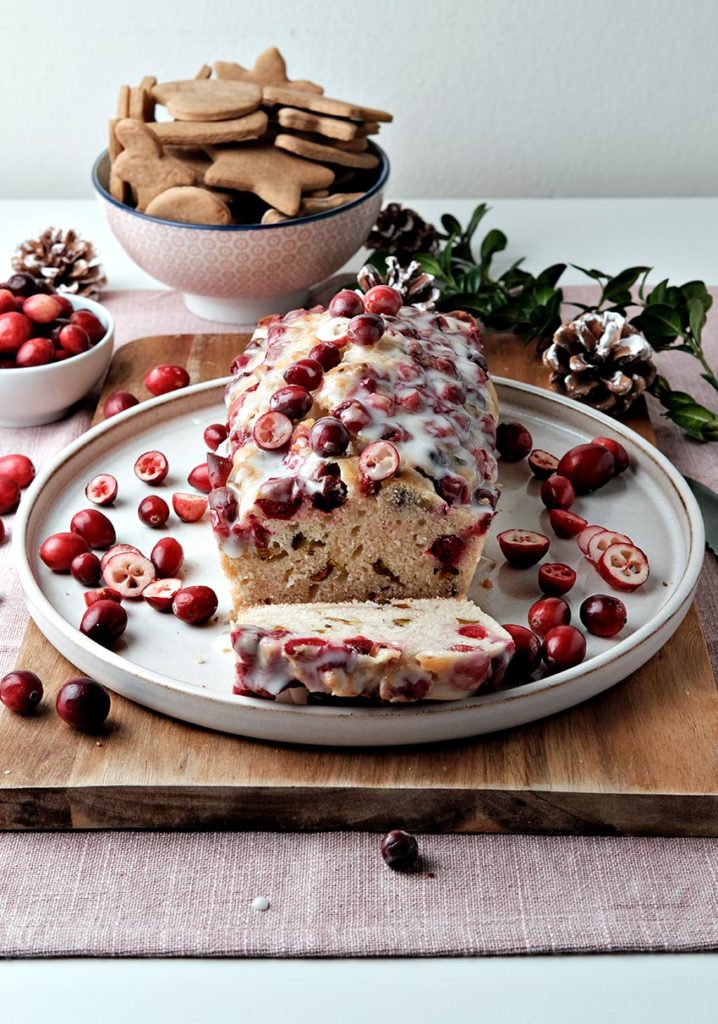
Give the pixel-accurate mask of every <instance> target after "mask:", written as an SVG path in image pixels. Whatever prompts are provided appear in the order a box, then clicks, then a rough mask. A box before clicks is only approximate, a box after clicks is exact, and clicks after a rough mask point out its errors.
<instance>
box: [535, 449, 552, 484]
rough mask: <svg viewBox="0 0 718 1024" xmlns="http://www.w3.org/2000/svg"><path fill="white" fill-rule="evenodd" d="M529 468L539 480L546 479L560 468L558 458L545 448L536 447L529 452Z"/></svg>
mask: <svg viewBox="0 0 718 1024" xmlns="http://www.w3.org/2000/svg"><path fill="white" fill-rule="evenodd" d="M529 469H530V470H531V472H532V473H533V475H534V476H536V477H538V478H539V480H546V479H547V477H550V476H551V474H552V473H555V472H556V470H557V469H558V459H557V458H556V456H555V455H552V454H551V452H545V451H544V450H543V448H534V449H533V451H532V452H530V453H529Z"/></svg>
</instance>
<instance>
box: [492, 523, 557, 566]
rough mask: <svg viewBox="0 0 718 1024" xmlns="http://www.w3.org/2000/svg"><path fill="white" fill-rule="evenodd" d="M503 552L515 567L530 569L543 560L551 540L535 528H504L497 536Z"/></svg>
mask: <svg viewBox="0 0 718 1024" xmlns="http://www.w3.org/2000/svg"><path fill="white" fill-rule="evenodd" d="M497 540H498V542H499V547H500V548H501V552H502V554H503V556H504V558H505V559H506V561H507V562H508V563H509V565H512V566H513V567H514V569H529V568H530V567H531V566H532V565H536V563H537V562H539V561H541V559H542V558H543V556H544V555H545V554H546V552H547V551H548V549H549V545H550V543H551V541H550V540H549V538H548V537H546V536H545V535H544V534H543V533H536V532H535V531H534V530H504V531H503V533H500V534H499V535H498V537H497Z"/></svg>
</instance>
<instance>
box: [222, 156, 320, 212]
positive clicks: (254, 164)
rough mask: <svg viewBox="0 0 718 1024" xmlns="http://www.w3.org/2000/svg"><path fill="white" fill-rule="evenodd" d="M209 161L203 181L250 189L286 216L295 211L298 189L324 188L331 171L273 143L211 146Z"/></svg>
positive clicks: (305, 190) (223, 186) (297, 204)
mask: <svg viewBox="0 0 718 1024" xmlns="http://www.w3.org/2000/svg"><path fill="white" fill-rule="evenodd" d="M211 155H212V156H213V163H212V166H211V167H210V168H209V170H208V171H207V172H206V174H205V176H204V182H205V185H211V186H219V187H221V188H236V189H239V190H240V191H241V192H253V193H254V194H255V195H257V196H259V197H260V199H263V200H264V201H265V203H269V205H270V206H273V207H274V208H275V209H277V210H279V211H280V212H281V213H285V214H286V215H287V216H288V217H295V216H296V215H297V214H298V213H299V207H300V205H301V201H302V192H312V191H314V190H315V189H319V188H327V187H328V186H329V185H331V183H332V182H333V181H334V171H332V170H330V169H329V168H328V167H323V166H322V165H321V164H316V163H313V162H312V161H311V160H302V159H301V158H300V157H296V156H291V155H290V154H289V153H285V152H283V151H282V150H281V149H277V148H276V147H275V146H258V145H252V144H251V143H250V144H247V145H243V146H237V147H236V148H232V149H225V150H222V151H220V150H214V151H213V152H212V154H211Z"/></svg>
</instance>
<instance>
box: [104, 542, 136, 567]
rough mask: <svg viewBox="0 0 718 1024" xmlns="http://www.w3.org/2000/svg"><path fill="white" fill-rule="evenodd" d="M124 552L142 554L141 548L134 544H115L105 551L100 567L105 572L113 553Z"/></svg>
mask: <svg viewBox="0 0 718 1024" xmlns="http://www.w3.org/2000/svg"><path fill="white" fill-rule="evenodd" d="M124 554H133V555H141V554H142V552H141V551H140V549H139V548H136V547H135V546H134V544H113V545H112V547H111V548H108V549H107V551H105V553H104V555H103V556H102V558H101V559H100V568H101V569H102V571H103V572H104V570H105V566H106V565H107V563H108V562H109V560H110V559H111V558H112V556H113V555H124Z"/></svg>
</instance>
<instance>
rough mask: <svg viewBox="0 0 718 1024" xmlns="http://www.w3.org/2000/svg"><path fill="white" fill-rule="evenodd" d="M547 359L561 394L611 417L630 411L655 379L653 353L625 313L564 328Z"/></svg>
mask: <svg viewBox="0 0 718 1024" xmlns="http://www.w3.org/2000/svg"><path fill="white" fill-rule="evenodd" d="M543 361H544V364H545V365H546V366H548V367H549V369H550V370H551V376H550V381H551V386H552V387H553V388H555V389H556V391H560V392H562V393H563V394H565V395H568V396H569V397H570V398H575V399H576V400H577V401H579V402H585V403H586V404H587V405H591V406H593V408H594V409H600V410H601V412H608V413H611V415H619V414H620V413H623V412H625V411H626V410H627V409H628V408H630V406H631V405H632V404H633V402H634V401H635V400H636V399H637V398H638V396H639V395H641V394H643V392H644V391H645V390H646V389H647V388H648V387H650V385H651V384H652V383H653V379H654V378H655V376H656V364H655V362H654V361H653V349H652V348H651V346H650V345H649V344H648V342H647V341H646V339H645V338H644V337H643V335H642V334H641V333H640V331H638V330H637V328H635V327H633V326H632V325H631V324H629V323H627V322H626V318H625V317H624V316H621V314H620V313H584V314H583V315H582V316H580V317H578V318H577V319H576V320H573V321H572V322H571V323H566V324H562V326H561V327H559V329H558V330H557V331H556V333H555V334H554V336H553V341H552V343H551V345H550V346H549V347H548V348H547V349H546V351H545V352H544V354H543Z"/></svg>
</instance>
